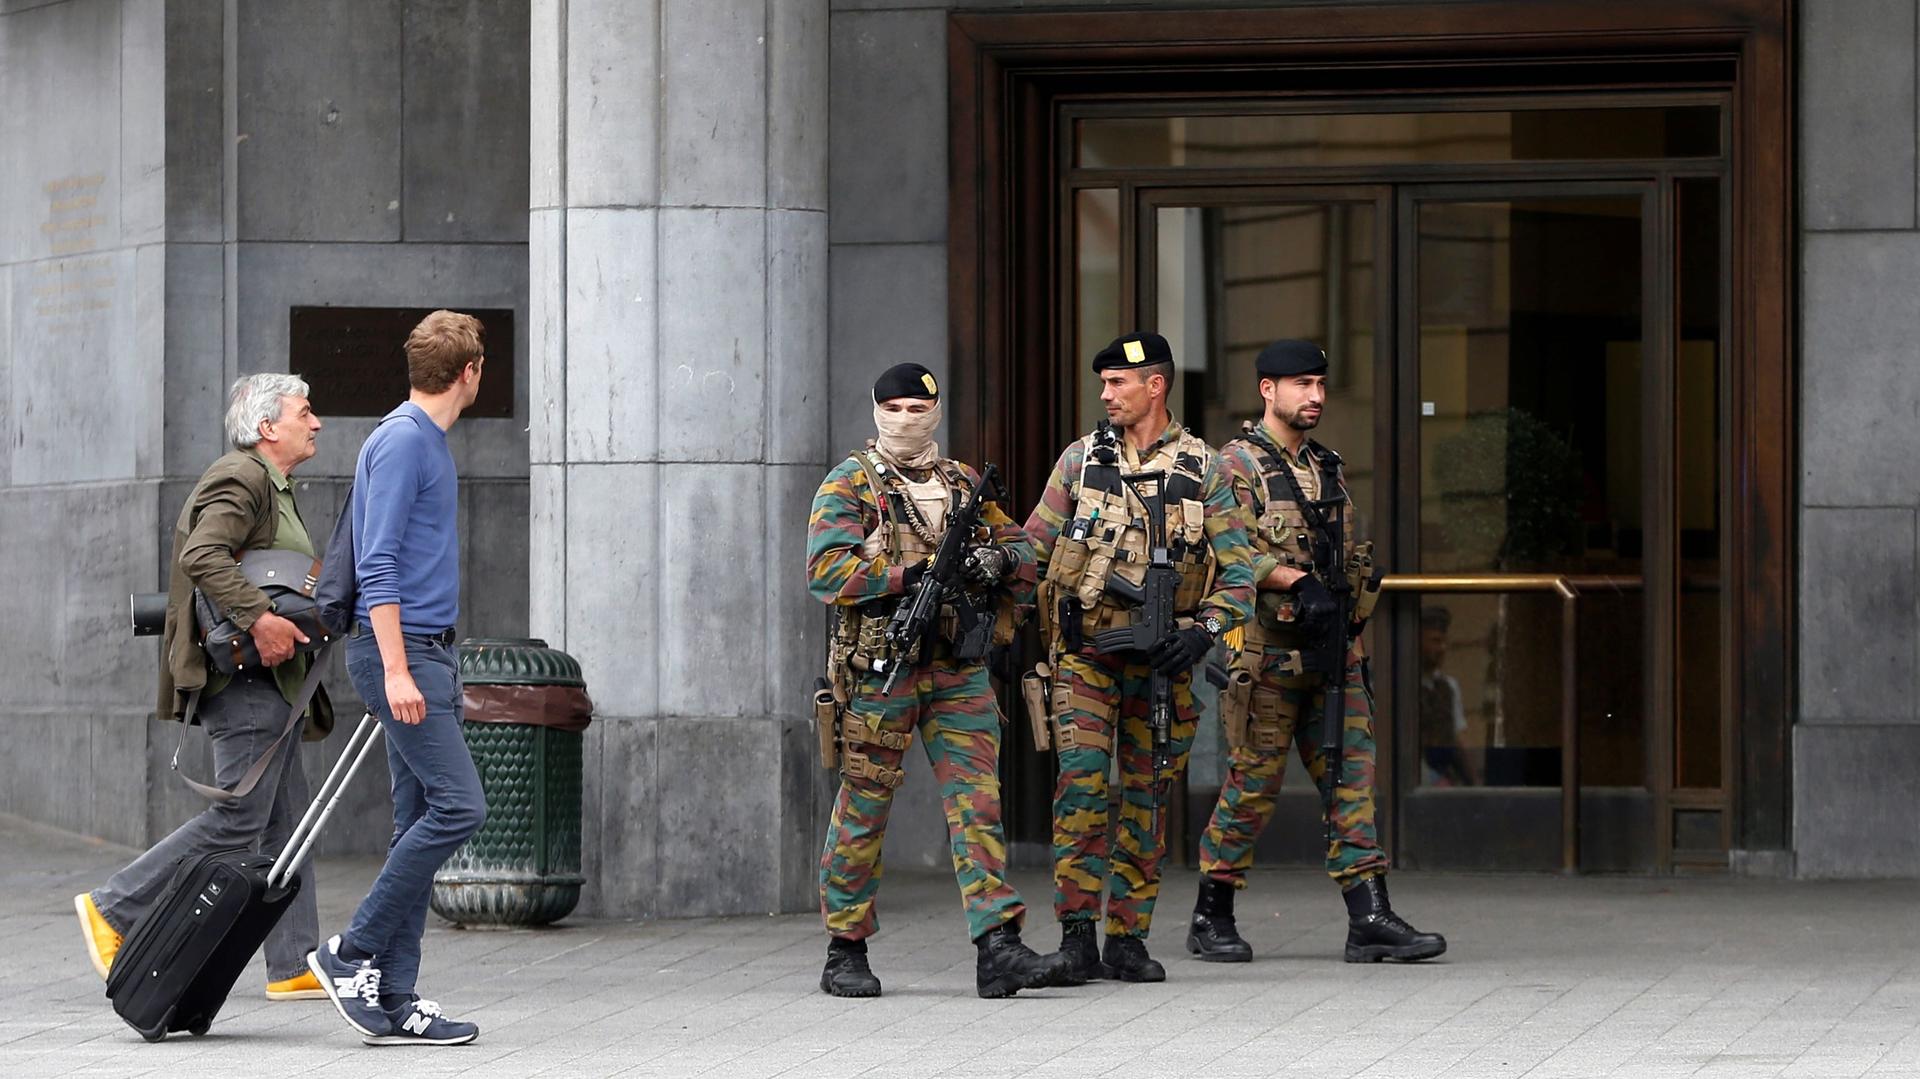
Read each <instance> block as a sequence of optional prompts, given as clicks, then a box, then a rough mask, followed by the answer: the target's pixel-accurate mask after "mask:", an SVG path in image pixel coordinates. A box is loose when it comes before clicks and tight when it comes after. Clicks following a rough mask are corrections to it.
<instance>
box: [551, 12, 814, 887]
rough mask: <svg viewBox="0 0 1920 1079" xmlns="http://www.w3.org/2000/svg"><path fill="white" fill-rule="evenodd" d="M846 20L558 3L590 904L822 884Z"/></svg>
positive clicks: (557, 339)
mask: <svg viewBox="0 0 1920 1079" xmlns="http://www.w3.org/2000/svg"><path fill="white" fill-rule="evenodd" d="M826 16H827V11H826V3H825V0H783V2H780V3H771V4H770V3H766V2H765V0H647V2H640V0H625V2H614V0H565V2H562V0H542V2H540V3H537V4H535V5H534V19H533V58H534V68H533V90H532V98H533V143H532V145H533V157H532V191H531V196H532V197H531V207H532V235H531V252H530V257H531V261H532V267H533V281H534V294H533V318H534V328H533V336H534V349H535V356H534V371H533V393H532V397H533V400H534V401H535V402H536V404H537V407H536V408H535V409H534V410H533V415H532V420H533V428H532V447H531V452H532V460H533V466H532V472H533V478H532V487H533V497H532V505H533V511H532V518H533V566H532V574H533V577H532V582H533V611H532V622H533V626H534V629H535V631H536V632H538V633H540V634H541V635H543V636H545V637H546V638H548V639H549V640H552V641H554V642H556V643H560V644H562V646H563V647H565V648H566V649H567V650H568V651H569V652H571V653H572V654H573V655H575V656H577V657H579V659H580V661H581V663H582V666H583V667H584V668H585V670H586V674H587V680H588V683H589V685H590V687H591V691H592V693H593V697H594V701H595V703H596V705H597V716H598V718H597V720H596V722H595V723H594V725H593V727H591V728H590V729H589V731H588V738H587V753H588V760H589V762H590V767H589V770H588V776H587V789H586V827H585V835H586V837H587V839H586V852H585V854H586V861H587V866H586V869H587V878H588V882H587V888H586V891H585V894H584V896H583V900H582V904H583V909H586V910H589V911H593V912H597V913H602V914H610V915H622V916H652V915H658V914H723V913H742V912H755V911H773V910H805V909H809V908H812V907H813V906H815V905H816V904H817V902H818V900H817V898H816V893H815V884H814V876H813V867H814V866H815V865H817V863H818V850H819V843H820V838H821V828H822V826H823V817H822V814H821V812H820V810H821V802H822V799H823V796H824V793H825V789H826V783H825V776H824V773H822V772H821V770H820V769H819V767H818V765H817V764H816V763H815V762H814V760H813V754H814V750H813V739H812V734H811V732H810V723H809V716H808V710H807V708H806V690H807V688H808V686H809V684H810V683H809V679H810V678H811V677H812V675H813V673H815V671H816V669H817V668H818V666H819V663H820V656H821V649H822V645H823V642H822V639H821V637H822V634H821V629H822V620H821V609H820V607H819V605H818V604H816V603H814V602H813V601H812V600H810V599H809V598H808V597H807V594H806V592H805V590H804V588H802V587H801V576H800V575H801V566H802V563H803V561H804V529H805V522H806V518H807V510H808V505H809V502H810V500H811V498H812V495H813V491H814V488H815V487H816V485H817V484H818V483H819V481H820V477H821V476H822V475H823V474H824V473H825V470H826V462H827V456H828V449H827V440H826V438H825V434H826V432H825V430H824V428H823V426H822V424H821V423H820V422H819V417H820V415H821V414H822V413H823V411H824V409H825V407H826V406H825V401H826V390H827V385H826V382H827V371H828V365H827V355H828V354H827V332H826V331H827V326H826V317H825V316H826V303H827V300H826V288H827V273H826V261H827V259H826V247H827V228H828V225H827V215H826V213H825V210H826V205H827V191H826V146H825V144H824V142H823V139H822V135H823V133H824V127H825V123H826V105H827V101H826V98H827V85H826V61H827V45H826V34H827V19H826Z"/></svg>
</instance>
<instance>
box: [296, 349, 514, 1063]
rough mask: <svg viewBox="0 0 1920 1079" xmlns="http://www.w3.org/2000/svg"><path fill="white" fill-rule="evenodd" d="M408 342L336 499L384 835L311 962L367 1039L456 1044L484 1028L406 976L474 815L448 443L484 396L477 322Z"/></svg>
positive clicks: (475, 787) (476, 803) (356, 681)
mask: <svg viewBox="0 0 1920 1079" xmlns="http://www.w3.org/2000/svg"><path fill="white" fill-rule="evenodd" d="M406 353H407V379H408V382H409V384H410V385H411V386H412V392H411V393H410V394H409V395H408V397H407V400H406V402H405V403H404V404H402V405H401V406H400V407H398V408H396V409H394V410H393V411H392V412H390V413H388V414H387V416H386V418H385V419H383V420H381V421H380V425H379V426H378V427H376V428H375V429H374V432H373V434H372V435H371V436H369V437H368V438H367V441H366V444H365V445H363V446H361V447H360V459H359V462H358V463H357V464H356V465H355V466H354V472H353V499H352V503H351V505H350V506H349V507H348V512H350V513H352V514H353V535H354V547H355V559H354V572H355V576H356V577H357V578H358V580H359V591H360V595H359V600H358V603H357V606H356V608H355V611H354V625H353V629H352V631H351V633H350V636H349V639H348V641H347V674H348V676H349V677H351V678H352V679H353V686H354V688H355V689H356V690H358V691H359V693H360V697H361V699H362V700H364V701H366V702H367V707H368V708H369V709H372V710H373V712H374V713H375V714H376V715H378V716H379V717H380V726H381V731H382V733H383V734H385V735H386V740H387V767H388V768H389V769H390V770H391V772H392V773H393V842H392V845H391V847H390V849H389V850H388V852H387V863H386V865H385V866H384V867H382V869H381V870H380V875H379V877H378V878H376V879H375V880H374V882H373V888H372V889H371V890H369V891H368V892H367V897H366V898H365V899H363V900H361V902H360V907H359V909H358V910H357V911H356V912H355V913H354V916H353V920H352V921H351V922H350V923H348V925H347V928H346V930H345V931H344V932H342V933H340V934H339V935H337V936H335V937H332V938H331V939H329V940H328V941H326V942H325V943H324V944H322V945H320V947H319V948H318V949H317V950H315V951H314V952H312V953H310V954H309V955H308V957H307V965H308V966H309V967H311V968H312V970H313V973H314V975H315V976H316V977H318V978H319V979H320V983H321V984H322V985H324V986H326V987H327V988H328V990H329V999H331V1000H332V1001H333V1004H334V1007H335V1008H337V1009H338V1010H339V1012H340V1015H341V1017H342V1018H343V1019H345V1020H346V1021H347V1024H348V1025H349V1026H351V1027H353V1029H354V1030H356V1031H358V1032H359V1033H360V1035H361V1040H362V1041H365V1042H366V1043H367V1044H369V1045H395V1044H403V1045H404V1044H412V1045H461V1044H464V1043H466V1042H470V1041H472V1040H473V1039H474V1038H476V1037H478V1036H479V1034H480V1028H479V1027H477V1026H475V1025H474V1024H472V1023H462V1022H456V1021H454V1020H451V1019H448V1018H447V1017H446V1016H445V1015H443V1014H441V1011H440V1006H439V1005H438V1004H436V1003H434V1002H433V1001H430V1000H422V999H420V997H419V995H418V994H416V993H415V992H414V978H415V976H416V975H418V973H419V971H420V937H421V935H422V934H423V933H424V932H425V931H426V925H427V899H428V897H429V896H430V895H431V894H432V891H433V874H434V871H435V870H437V869H439V868H440V865H441V863H443V862H445V861H446V860H447V858H448V857H449V856H450V855H452V854H453V852H454V851H455V850H457V849H458V848H459V846H460V844H462V843H464V842H466V840H467V839H468V837H470V836H472V835H473V833H474V832H475V831H477V830H479V828H480V824H481V822H482V821H484V820H485V819H486V803H485V801H484V799H483V797H482V795H481V790H480V775H479V772H478V771H477V770H476V769H475V768H474V765H473V756H472V754H471V753H469V752H468V751H467V743H466V739H465V737H464V736H463V735H462V734H461V731H460V719H461V712H460V695H461V687H460V672H459V663H458V660H457V658H456V657H455V654H454V646H453V641H454V632H453V627H454V623H455V621H456V620H457V619H458V618H459V615H460V537H459V531H458V510H459V505H460V492H459V477H458V476H456V475H455V473H454V465H453V454H452V453H451V452H449V450H448V448H447V429H448V428H450V427H452V426H453V422H454V421H455V420H456V419H458V418H459V417H460V413H461V412H463V411H465V409H466V408H467V407H468V406H469V405H471V404H473V401H474V398H475V397H476V396H478V395H479V392H480V373H481V369H482V367H484V366H485V363H486V355H485V350H484V348H483V346H482V343H481V334H480V322H479V320H478V319H475V318H473V317H472V316H470V315H462V314H456V313H455V312H452V311H435V312H434V313H433V314H431V315H428V316H427V317H426V318H425V319H422V320H421V322H420V324H419V325H418V326H415V327H414V328H413V332H412V333H411V334H409V335H408V336H407V345H406Z"/></svg>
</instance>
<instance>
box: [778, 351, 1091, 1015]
mask: <svg viewBox="0 0 1920 1079" xmlns="http://www.w3.org/2000/svg"><path fill="white" fill-rule="evenodd" d="M874 419H875V423H876V425H877V426H878V428H879V437H878V438H877V439H874V440H869V441H868V442H867V445H866V447H865V448H864V449H862V450H860V451H857V452H855V453H854V454H852V455H851V456H849V457H848V458H847V459H846V460H845V461H843V462H842V463H841V464H840V465H839V467H837V468H835V469H834V470H833V471H832V472H831V473H829V474H828V476H827V479H826V482H824V483H822V484H821V485H820V490H819V492H818V493H817V494H816V495H814V499H813V513H812V517H811V523H810V525H809V528H808V532H807V582H808V587H809V588H810V590H811V591H812V593H813V595H814V597H815V598H817V599H819V600H821V601H822V602H824V603H827V604H830V605H832V607H833V610H834V612H835V615H836V618H835V628H834V633H833V638H832V643H831V645H830V648H829V655H828V678H827V679H823V680H822V682H821V685H820V688H819V690H818V692H817V694H816V697H815V714H816V719H817V721H818V722H820V724H821V735H822V737H821V748H822V756H823V759H824V763H827V764H828V765H829V766H832V764H834V763H835V762H836V761H837V762H838V763H839V766H840V771H841V780H840V793H839V796H838V797H837V798H836V799H835V800H834V804H833V816H832V819H831V821H830V822H829V824H828V826H827V837H826V846H825V849H824V851H823V852H822V854H821V859H820V909H821V913H822V915H823V916H824V917H825V919H826V927H827V932H828V933H829V934H831V938H832V939H831V940H830V942H829V943H828V947H827V964H826V969H825V971H823V972H822V974H821V976H820V988H821V989H822V990H824V991H826V992H828V993H831V994H833V995H834V996H845V997H874V996H879V995H880V981H879V979H878V978H876V977H874V975H873V972H872V970H871V969H870V968H869V967H868V965H867V945H866V940H867V938H868V937H869V936H871V935H873V932H874V930H875V929H876V928H877V927H878V924H879V923H878V919H877V917H876V916H875V914H874V901H875V895H876V893H878V891H879V888H880V875H881V861H880V846H881V843H882V841H883V840H884V839H885V837H886V828H887V812H888V810H889V809H890V808H891V807H892V805H893V792H894V789H895V788H897V787H898V786H899V785H900V781H901V779H902V777H903V776H904V775H905V772H904V758H905V755H906V751H907V746H908V743H909V742H910V741H911V739H912V737H913V733H914V732H915V731H916V730H917V731H919V733H920V743H921V747H922V748H923V749H924V750H925V751H926V754H927V760H928V762H929V763H931V764H932V765H933V774H934V776H935V777H936V778H937V779H938V780H939V782H940V796H941V799H942V800H943V801H944V802H945V804H946V816H947V833H948V837H949V839H950V840H951V842H952V848H953V870H954V875H955V877H956V878H958V880H959V882H960V894H961V898H962V901H963V905H964V906H965V908H966V915H967V925H968V928H969V931H970V932H969V935H970V936H971V937H972V938H973V940H974V943H975V944H976V946H977V947H978V950H979V959H978V964H977V970H976V973H977V977H978V988H979V992H980V995H981V996H983V997H1005V996H1011V995H1013V994H1014V993H1016V992H1018V991H1019V990H1021V989H1031V988H1036V987H1039V986H1046V985H1055V984H1064V981H1063V979H1064V974H1065V963H1064V961H1063V960H1061V959H1060V957H1059V956H1057V955H1051V956H1040V955H1036V954H1035V953H1034V952H1033V950H1032V949H1030V948H1028V947H1027V946H1026V945H1024V944H1022V943H1021V942H1020V923H1021V920H1022V917H1023V915H1024V914H1025V911H1026V906H1025V904H1023V903H1022V902H1021V901H1020V896H1019V894H1018V893H1016V892H1015V891H1014V890H1013V887H1012V885H1010V884H1008V883H1007V880H1006V839H1005V837H1004V835H1003V833H1002V831H1001V827H1000V779H999V773H998V767H999V760H1000V711H999V708H998V707H997V706H996V704H995V702H994V697H993V689H992V687H991V686H990V685H989V683H988V680H987V669H986V666H985V665H984V659H985V657H984V654H982V655H974V656H968V657H966V658H961V657H960V656H957V655H956V654H955V651H956V648H955V644H954V642H955V641H956V640H959V639H960V636H959V635H958V634H957V633H956V629H957V626H958V624H959V621H960V612H959V611H957V610H954V609H951V608H948V609H944V610H943V613H942V618H941V619H940V620H939V621H940V622H941V623H942V624H941V625H940V626H938V627H936V630H937V632H936V633H935V634H933V635H931V636H930V639H928V640H925V641H921V642H918V643H916V644H914V645H912V646H910V647H906V648H904V649H902V650H903V651H904V652H905V653H906V654H896V650H895V649H894V648H893V647H892V646H891V645H890V644H889V642H888V641H887V639H886V634H885V631H886V628H887V623H888V620H889V618H890V617H891V615H892V614H893V611H894V609H895V607H896V606H897V605H898V604H900V603H901V602H903V599H904V597H907V596H909V595H912V594H913V593H914V591H915V590H916V589H917V588H919V587H922V585H923V583H924V584H925V585H926V586H933V587H937V585H934V583H933V582H932V581H931V580H927V579H925V573H926V570H927V561H928V558H929V556H931V555H932V554H933V553H934V552H935V551H936V550H937V549H938V547H939V544H940V540H941V537H942V536H943V535H944V534H945V531H946V524H947V521H948V518H949V516H950V514H952V513H953V512H955V511H957V510H958V509H959V508H960V507H962V506H963V505H965V504H966V502H967V499H968V497H969V496H970V495H971V494H972V492H973V491H974V489H975V488H977V487H978V486H979V484H980V477H979V476H978V475H977V474H976V473H975V472H974V471H973V470H972V469H970V468H968V467H967V466H965V465H963V464H960V463H959V462H957V461H953V460H950V459H948V458H944V457H941V456H940V452H939V447H938V445H936V444H935V443H934V441H933V432H934V430H935V429H936V428H937V427H938V426H939V423H940V392H939V385H938V383H937V382H935V380H934V377H933V375H932V374H930V373H929V372H928V371H927V369H926V368H924V367H921V366H920V365H918V364H900V365H898V366H896V367H893V368H891V369H890V370H888V371H887V372H886V373H885V374H883V375H881V376H880V379H879V381H878V382H877V383H875V385H874ZM979 525H980V527H979V529H978V530H977V534H976V536H975V537H974V538H973V541H972V542H971V543H970V544H969V545H968V546H967V548H966V555H965V559H964V563H963V568H962V570H961V575H962V577H963V578H964V580H965V587H964V590H963V591H964V595H963V596H961V597H958V598H955V597H954V596H953V593H952V592H951V591H949V593H948V597H949V599H950V600H952V602H953V604H954V605H955V606H958V605H959V604H962V603H964V604H966V605H967V612H966V613H967V614H968V616H969V618H972V617H975V616H976V614H977V616H978V617H985V618H989V619H992V620H993V634H992V639H993V640H994V641H996V642H998V643H1005V642H1006V641H1007V640H1008V639H1010V638H1011V636H1012V632H1013V616H1014V611H1015V609H1016V605H1017V604H1019V603H1022V602H1025V601H1027V600H1029V599H1030V598H1031V597H1032V594H1033V587H1034V561H1033V546H1032V544H1030V543H1028V542H1027V537H1026V535H1025V534H1024V533H1023V532H1021V531H1020V528H1019V526H1017V525H1015V524H1014V523H1013V522H1012V521H1011V520H1009V519H1008V518H1007V515H1006V514H1005V513H1004V512H1002V511H1001V510H1000V508H999V507H998V506H996V505H994V504H992V503H985V504H984V505H983V507H982V513H981V515H980V519H979ZM982 651H983V652H984V649H982Z"/></svg>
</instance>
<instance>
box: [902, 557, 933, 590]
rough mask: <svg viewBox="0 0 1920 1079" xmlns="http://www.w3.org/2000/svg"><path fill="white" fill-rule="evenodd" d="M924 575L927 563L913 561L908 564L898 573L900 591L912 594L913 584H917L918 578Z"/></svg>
mask: <svg viewBox="0 0 1920 1079" xmlns="http://www.w3.org/2000/svg"><path fill="white" fill-rule="evenodd" d="M926 575H927V564H926V563H925V562H915V563H914V564H913V565H911V566H908V567H907V568H906V569H905V570H903V571H901V573H900V591H901V592H904V593H906V594H908V595H912V594H913V588H914V586H915V585H917V584H919V583H920V578H922V577H925V576H926Z"/></svg>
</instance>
